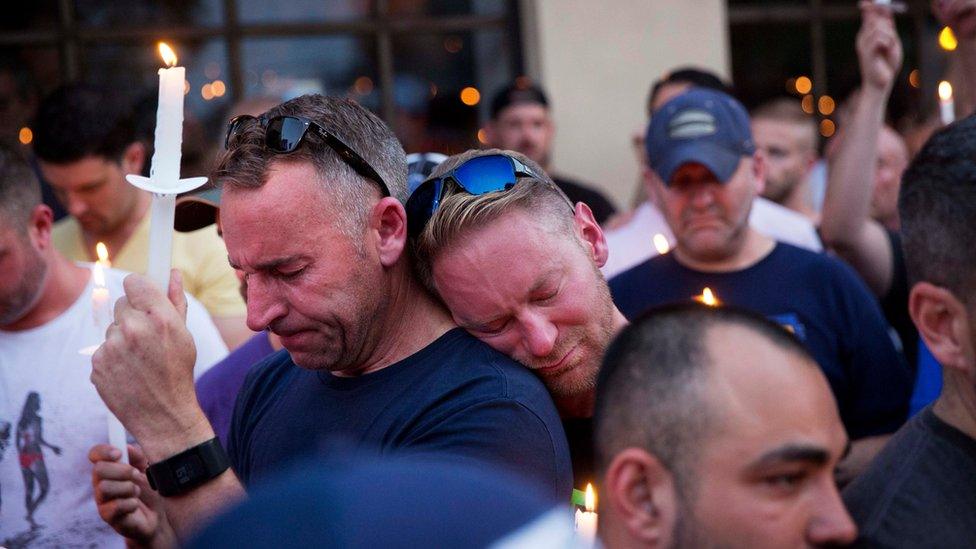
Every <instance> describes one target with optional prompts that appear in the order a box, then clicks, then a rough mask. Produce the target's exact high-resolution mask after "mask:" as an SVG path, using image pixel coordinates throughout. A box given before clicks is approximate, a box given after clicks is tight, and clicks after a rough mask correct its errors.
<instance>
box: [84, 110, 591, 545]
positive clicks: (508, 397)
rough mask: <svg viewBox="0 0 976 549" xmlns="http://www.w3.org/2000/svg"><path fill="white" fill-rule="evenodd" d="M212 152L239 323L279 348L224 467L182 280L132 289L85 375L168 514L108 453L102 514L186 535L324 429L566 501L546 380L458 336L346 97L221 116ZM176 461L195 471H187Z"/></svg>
mask: <svg viewBox="0 0 976 549" xmlns="http://www.w3.org/2000/svg"><path fill="white" fill-rule="evenodd" d="M226 143H227V146H228V150H227V152H226V153H225V154H224V156H223V157H222V158H221V161H220V164H219V166H218V167H217V168H216V169H215V171H214V176H215V177H214V179H215V183H217V184H219V185H221V187H222V196H221V209H220V221H221V225H222V229H223V236H224V242H225V243H226V246H227V252H228V256H229V259H230V262H231V264H232V265H233V266H234V267H235V268H237V269H239V270H241V271H242V272H244V273H245V280H246V282H247V294H248V300H247V301H248V324H249V326H250V327H251V328H252V329H253V330H262V329H266V328H267V329H270V330H272V331H273V332H274V333H276V334H278V335H279V336H281V343H282V344H283V345H284V347H285V350H287V353H286V352H283V351H282V352H278V353H276V354H274V355H272V356H271V357H269V359H268V360H266V361H264V362H262V363H261V364H259V365H257V366H256V367H255V368H254V369H253V370H252V372H251V374H250V375H249V376H248V379H247V381H246V382H245V385H244V387H243V388H242V391H241V393H240V395H239V397H238V405H237V407H236V409H235V415H234V420H233V422H232V424H231V432H230V440H229V442H228V445H227V446H228V451H227V453H228V454H229V458H228V457H227V456H226V455H225V454H224V453H223V451H222V449H221V447H220V446H219V441H217V440H216V439H215V437H214V431H213V429H212V428H211V426H210V425H209V423H208V422H207V419H206V417H205V415H204V414H203V411H202V410H201V409H200V407H199V405H198V403H197V400H196V398H195V395H194V387H193V379H192V376H190V375H189V361H190V358H191V357H192V351H193V346H192V345H190V344H189V334H188V333H187V332H186V329H185V327H184V326H183V322H182V311H183V304H182V302H181V300H180V299H179V295H180V294H179V293H177V292H176V291H175V290H176V289H178V287H179V279H178V278H175V277H174V278H173V279H172V280H171V283H170V288H169V296H166V295H164V294H163V293H162V292H160V291H159V290H157V289H156V288H155V287H154V286H153V285H152V284H151V283H150V281H149V280H148V279H146V278H145V277H139V276H132V277H130V278H129V279H127V281H126V290H127V292H126V296H127V301H126V302H125V303H123V304H121V305H120V306H118V307H117V308H116V321H117V322H118V323H119V325H118V326H113V327H110V328H109V332H108V336H107V339H106V342H105V344H104V345H103V346H102V347H101V348H100V349H99V351H98V352H97V353H96V355H95V357H94V360H93V363H94V372H93V374H92V381H93V382H94V383H95V385H96V386H97V387H98V390H99V394H101V395H102V396H103V397H104V398H105V399H106V401H107V402H108V404H109V406H110V408H111V409H112V410H113V411H114V412H116V414H117V415H118V416H119V419H120V420H122V422H123V424H124V425H126V427H127V428H128V429H129V431H130V432H131V433H132V434H133V435H134V436H135V437H136V439H137V440H138V441H139V443H140V445H141V446H142V448H143V450H144V451H145V454H146V457H147V458H148V462H149V463H150V466H149V468H148V469H147V470H146V473H147V476H148V478H150V479H153V483H154V484H153V485H154V486H156V487H157V488H158V490H159V493H160V494H161V495H163V496H165V497H164V498H163V500H164V502H163V503H164V508H165V519H166V520H164V521H162V522H161V523H160V526H159V527H158V528H155V529H151V528H145V523H143V522H141V517H144V516H146V515H145V513H147V512H152V511H153V509H148V508H147V507H146V502H144V501H141V500H139V499H138V498H137V497H136V494H137V490H136V489H135V486H134V485H133V484H132V479H133V478H144V477H134V476H133V472H132V468H131V467H128V466H125V465H122V464H118V463H113V461H114V460H113V459H112V458H111V457H108V456H105V459H102V460H100V461H99V462H98V463H96V465H95V472H96V482H98V483H99V486H103V484H102V482H101V480H113V481H117V482H113V483H107V484H104V486H105V487H106V489H105V490H100V491H99V493H98V494H97V498H98V503H99V506H100V509H101V511H102V512H103V513H104V515H103V516H105V517H106V519H107V520H111V521H112V522H113V525H114V526H115V527H116V528H118V529H119V530H122V531H125V532H127V533H128V534H130V535H132V536H135V537H138V538H139V540H140V541H142V542H150V541H152V540H154V539H159V538H158V536H167V535H172V534H175V535H176V537H177V538H184V537H185V536H186V535H188V534H189V533H190V532H192V530H193V529H194V528H195V527H196V526H197V525H199V524H200V523H202V522H203V521H205V520H207V518H209V517H211V516H213V515H214V514H215V513H216V512H217V511H218V510H219V509H220V508H221V507H223V506H224V505H227V504H230V503H233V502H235V501H238V500H239V499H240V498H242V497H243V496H244V493H245V486H249V485H251V484H252V483H255V482H258V481H260V480H262V479H265V478H267V477H268V476H269V475H272V474H274V473H276V472H278V471H281V470H282V468H284V467H286V466H287V464H289V463H291V462H293V461H294V460H296V459H298V458H301V457H311V456H315V455H318V453H320V452H323V448H326V447H324V446H323V445H322V443H323V442H326V441H329V440H333V439H335V438H338V439H340V441H344V442H345V443H347V444H348V445H351V446H352V447H354V448H357V449H360V450H362V451H364V452H368V453H383V454H386V453H400V452H402V453H412V454H415V455H416V454H419V455H426V454H436V455H442V456H448V457H450V458H451V459H458V460H462V461H471V462H473V463H481V462H489V463H492V464H495V465H497V466H499V467H502V468H506V469H508V470H510V471H513V472H514V473H515V474H519V475H522V476H523V477H524V478H525V479H526V480H527V481H528V482H532V483H535V484H536V485H537V486H538V487H539V489H541V490H543V491H544V493H545V494H547V495H548V496H549V497H552V498H553V501H565V500H566V498H567V497H569V494H570V491H571V486H572V484H571V479H572V473H571V465H570V462H569V452H568V449H567V448H566V440H565V435H564V434H563V431H562V427H561V425H560V423H559V416H558V413H557V412H556V409H555V407H554V406H553V404H552V401H551V399H550V398H549V395H548V393H547V392H546V391H545V387H544V386H543V385H542V384H541V383H540V382H539V381H538V380H537V379H535V378H534V377H533V376H532V375H531V374H529V373H528V372H527V371H526V370H525V369H524V368H522V367H521V366H520V365H518V364H516V363H515V362H514V361H512V360H510V359H509V358H508V357H505V356H504V355H501V354H500V353H497V352H495V351H493V350H492V349H491V348H489V347H488V346H486V345H484V344H483V343H481V342H479V341H477V340H476V339H474V338H473V337H471V336H470V335H468V334H467V333H465V332H464V331H463V330H460V329H458V328H457V327H456V326H455V325H454V323H453V322H452V321H451V318H450V315H449V314H448V313H447V311H445V310H444V309H443V307H442V306H441V305H440V304H439V303H438V302H437V301H436V300H434V299H433V298H432V297H431V296H430V295H429V294H427V292H426V291H425V290H424V289H423V287H422V286H421V285H420V284H419V283H417V282H416V280H415V279H414V278H413V276H412V273H411V265H410V263H411V258H410V256H409V251H408V250H406V244H407V219H406V215H405V211H404V207H403V204H402V202H401V200H404V199H405V195H406V177H407V169H406V168H407V164H406V155H405V154H404V152H403V148H402V146H401V145H400V143H399V142H398V141H397V139H396V137H395V135H394V134H393V132H392V131H391V130H390V129H389V128H388V127H387V126H386V125H385V124H384V123H383V122H382V121H381V120H379V119H378V118H377V117H376V116H375V115H373V114H372V113H370V112H369V111H367V110H366V109H365V108H363V107H361V106H360V105H358V104H356V103H355V102H352V101H349V100H345V99H337V98H329V97H323V96H318V95H306V96H302V97H299V98H296V99H293V100H291V101H288V102H286V103H283V104H281V105H279V106H277V107H275V108H273V109H271V110H270V111H268V112H267V113H265V114H264V115H263V116H262V117H259V118H254V117H245V118H238V119H235V120H234V121H233V122H232V123H231V125H230V127H229V129H228V134H227V140H226ZM167 297H169V299H167ZM93 452H94V453H98V452H101V448H96V449H94V450H93ZM186 459H197V460H198V461H196V463H205V464H206V466H205V467H197V468H195V469H193V470H192V471H190V474H189V475H187V474H186V473H187V469H186V467H184V466H183V465H181V464H185V463H186V461H185V460H186ZM231 465H232V466H233V470H231V469H229V468H228V467H229V466H231ZM100 479H101V480H100ZM142 489H143V490H145V491H146V492H149V489H148V487H147V485H145V484H144V483H143V485H142ZM155 511H158V509H155ZM155 516H157V517H158V516H160V515H155Z"/></svg>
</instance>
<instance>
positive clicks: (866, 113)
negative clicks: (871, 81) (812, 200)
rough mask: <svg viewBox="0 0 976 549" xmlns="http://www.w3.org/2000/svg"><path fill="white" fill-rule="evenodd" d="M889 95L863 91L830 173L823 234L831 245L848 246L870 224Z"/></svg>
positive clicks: (867, 90) (880, 92) (824, 208)
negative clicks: (880, 141)
mask: <svg viewBox="0 0 976 549" xmlns="http://www.w3.org/2000/svg"><path fill="white" fill-rule="evenodd" d="M886 101H887V94H885V93H884V92H883V91H879V90H872V89H870V88H865V89H862V91H861V94H860V95H859V96H858V98H857V104H856V105H855V107H854V112H853V113H852V115H851V117H850V120H849V122H848V123H847V126H846V127H845V128H844V133H843V135H842V136H841V138H842V139H843V141H842V142H841V143H840V147H839V148H838V150H837V153H836V154H835V155H834V160H833V162H831V165H830V170H829V173H828V183H827V193H826V196H825V198H824V205H823V221H822V224H821V227H820V230H821V233H822V234H823V237H824V239H825V240H827V242H828V244H830V245H835V244H838V245H847V244H849V241H850V240H852V239H853V238H854V235H856V234H857V232H858V231H860V230H861V229H862V225H863V224H864V223H865V222H867V220H868V217H869V214H870V211H871V192H872V189H871V187H872V186H873V185H872V183H873V182H874V171H875V169H876V165H877V161H878V152H877V150H878V136H879V135H880V133H881V127H882V125H883V124H884V111H885V104H886Z"/></svg>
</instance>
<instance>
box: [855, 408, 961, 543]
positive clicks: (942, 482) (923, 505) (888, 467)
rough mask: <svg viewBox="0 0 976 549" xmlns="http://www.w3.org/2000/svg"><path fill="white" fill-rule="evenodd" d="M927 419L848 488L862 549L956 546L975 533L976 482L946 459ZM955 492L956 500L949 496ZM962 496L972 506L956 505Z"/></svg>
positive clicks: (910, 427)
mask: <svg viewBox="0 0 976 549" xmlns="http://www.w3.org/2000/svg"><path fill="white" fill-rule="evenodd" d="M926 414H931V411H930V409H927V410H923V411H922V412H920V413H919V414H918V415H916V416H915V417H914V418H912V420H911V421H909V422H908V423H907V424H906V425H905V426H904V427H903V428H902V429H901V430H900V431H899V432H898V433H896V434H895V436H894V438H892V439H891V441H890V442H889V443H888V445H887V446H886V447H885V448H884V449H883V450H882V451H881V453H880V454H878V456H877V457H876V458H875V460H874V462H873V463H872V464H871V466H870V467H869V468H868V470H867V471H865V472H864V473H863V474H862V475H861V476H860V477H858V478H857V479H855V480H854V482H852V483H851V484H850V485H849V486H848V487H847V488H845V489H844V492H843V498H844V504H845V505H846V506H847V508H848V510H849V511H850V513H851V516H852V517H853V518H854V521H855V522H856V523H857V525H858V530H859V539H858V545H859V546H864V547H914V546H927V547H955V546H962V545H959V544H960V543H962V542H961V537H963V538H964V537H965V536H970V535H971V534H972V528H973V526H974V525H976V515H974V514H973V506H972V505H973V504H972V502H973V500H974V499H976V495H974V493H973V491H972V490H971V485H972V483H974V482H976V480H974V479H972V478H968V477H971V476H972V475H971V474H968V473H962V474H960V472H958V471H955V470H953V467H952V464H951V463H947V462H945V461H944V460H943V459H942V458H944V457H945V456H943V455H941V454H942V453H941V452H940V451H939V450H940V448H939V446H940V445H939V441H938V437H936V436H935V435H934V433H933V432H932V431H931V430H930V429H929V428H927V427H926V426H925V423H926V420H927V419H929V418H926ZM954 477H958V478H954ZM967 482H968V483H970V488H962V489H961V490H960V489H959V486H960V483H962V484H965V483H967ZM953 492H955V493H956V496H951V495H949V494H950V493H953ZM960 493H964V494H965V495H963V497H964V498H968V500H969V501H968V502H966V501H959V500H956V498H957V497H958V496H959V494H960ZM967 517H968V518H967ZM960 521H961V522H960ZM970 541H971V540H970ZM963 545H966V543H963Z"/></svg>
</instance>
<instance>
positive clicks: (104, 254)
mask: <svg viewBox="0 0 976 549" xmlns="http://www.w3.org/2000/svg"><path fill="white" fill-rule="evenodd" d="M95 255H97V256H98V262H99V263H108V246H106V245H105V243H104V242H99V243H98V244H95Z"/></svg>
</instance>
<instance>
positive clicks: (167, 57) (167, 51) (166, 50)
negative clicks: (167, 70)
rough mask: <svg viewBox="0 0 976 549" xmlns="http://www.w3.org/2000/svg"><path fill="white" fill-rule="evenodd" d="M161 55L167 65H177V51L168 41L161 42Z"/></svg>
mask: <svg viewBox="0 0 976 549" xmlns="http://www.w3.org/2000/svg"><path fill="white" fill-rule="evenodd" d="M159 55H160V56H161V57H162V58H163V63H166V66H167V67H175V66H176V61H177V59H176V52H174V51H173V48H171V47H169V45H167V44H166V42H160V43H159Z"/></svg>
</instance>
